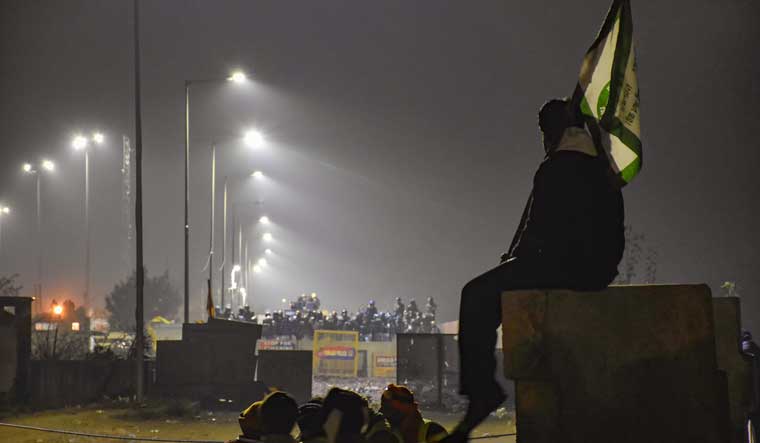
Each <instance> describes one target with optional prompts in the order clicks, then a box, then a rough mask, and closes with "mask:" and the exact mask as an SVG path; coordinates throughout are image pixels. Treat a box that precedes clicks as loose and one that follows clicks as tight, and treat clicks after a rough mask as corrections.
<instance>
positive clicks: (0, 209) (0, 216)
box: [0, 204, 11, 255]
mask: <svg viewBox="0 0 760 443" xmlns="http://www.w3.org/2000/svg"><path fill="white" fill-rule="evenodd" d="M10 213H11V208H9V207H7V206H5V205H3V204H0V255H1V254H2V253H3V220H4V219H5V217H6V216H7V215H8V214H10Z"/></svg>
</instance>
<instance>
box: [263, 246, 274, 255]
mask: <svg viewBox="0 0 760 443" xmlns="http://www.w3.org/2000/svg"><path fill="white" fill-rule="evenodd" d="M271 253H272V250H271V249H269V248H266V249H265V250H264V254H267V255H270V254H271Z"/></svg>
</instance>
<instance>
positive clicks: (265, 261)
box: [256, 258, 267, 266]
mask: <svg viewBox="0 0 760 443" xmlns="http://www.w3.org/2000/svg"><path fill="white" fill-rule="evenodd" d="M256 263H257V264H258V265H259V266H266V265H267V259H265V258H260V259H259V260H258V261H257V262H256Z"/></svg>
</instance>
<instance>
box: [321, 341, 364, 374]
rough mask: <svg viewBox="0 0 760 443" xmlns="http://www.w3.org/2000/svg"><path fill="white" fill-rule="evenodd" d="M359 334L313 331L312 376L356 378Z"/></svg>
mask: <svg viewBox="0 0 760 443" xmlns="http://www.w3.org/2000/svg"><path fill="white" fill-rule="evenodd" d="M358 350H359V333H358V332H355V331H322V330H317V331H314V351H313V355H314V375H328V376H337V377H356V370H357V365H358V363H359V359H358V358H357V354H358Z"/></svg>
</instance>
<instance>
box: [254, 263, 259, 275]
mask: <svg viewBox="0 0 760 443" xmlns="http://www.w3.org/2000/svg"><path fill="white" fill-rule="evenodd" d="M253 272H255V273H257V274H259V273H261V266H259V265H253Z"/></svg>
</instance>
